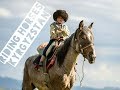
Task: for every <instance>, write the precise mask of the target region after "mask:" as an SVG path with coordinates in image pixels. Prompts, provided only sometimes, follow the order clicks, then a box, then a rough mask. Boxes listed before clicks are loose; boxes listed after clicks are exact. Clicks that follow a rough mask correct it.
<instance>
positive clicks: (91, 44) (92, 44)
mask: <svg viewBox="0 0 120 90" xmlns="http://www.w3.org/2000/svg"><path fill="white" fill-rule="evenodd" d="M72 39H73V40H74V41H76V42H78V39H76V38H75V36H73V38H72ZM70 46H71V47H72V48H73V50H74V51H75V52H77V53H81V54H82V55H83V57H84V60H83V64H82V78H81V80H80V76H79V74H78V73H77V71H76V73H77V75H78V77H79V81H80V86H81V87H82V81H83V79H84V62H85V55H86V54H85V53H84V52H83V50H84V49H87V48H88V47H90V46H94V43H90V44H88V45H86V46H84V47H83V46H82V45H79V50H77V49H76V48H74V47H73V46H72V45H70Z"/></svg>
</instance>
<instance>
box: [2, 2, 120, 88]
mask: <svg viewBox="0 0 120 90" xmlns="http://www.w3.org/2000/svg"><path fill="white" fill-rule="evenodd" d="M38 1H39V0H38ZM39 2H40V3H41V4H43V5H44V6H45V7H46V10H47V11H48V12H49V13H50V14H51V15H52V13H53V12H54V11H55V10H56V9H65V10H66V11H67V12H68V13H69V20H68V22H67V24H68V26H69V29H70V32H71V33H73V32H74V31H75V29H76V28H77V26H78V24H79V22H80V20H84V21H85V24H86V25H89V24H90V23H91V22H94V25H93V32H94V37H95V49H96V55H97V58H96V63H95V64H93V65H90V64H89V63H88V62H87V61H86V62H85V78H84V81H83V85H84V86H90V87H98V88H102V87H105V86H114V87H120V77H119V76H120V35H119V34H120V26H119V24H120V1H119V0H114V1H113V0H99V1H98V0H84V1H83V0H74V1H73V0H71V1H70V0H64V1H62V0H61V1H60V0H59V1H58V0H40V1H39ZM34 3H35V0H11V1H10V0H1V1H0V50H2V49H3V47H4V46H5V44H6V43H7V41H8V40H9V38H10V37H11V35H12V34H13V33H14V31H15V30H16V29H17V27H18V26H19V24H20V23H21V21H22V20H23V19H24V17H25V16H26V14H27V13H28V12H29V10H30V9H31V7H32V5H33V4H34ZM52 22H53V20H52V17H51V18H50V20H49V21H48V23H47V24H46V25H45V27H44V28H43V30H42V31H41V33H40V34H39V35H38V37H37V38H36V39H35V41H34V42H33V44H32V45H31V47H30V48H29V50H28V51H27V52H26V54H25V55H24V57H23V58H22V60H21V61H20V63H19V64H18V65H17V67H16V68H14V67H12V66H10V65H9V64H6V65H3V64H2V63H0V77H10V78H15V79H18V80H21V79H22V73H23V67H24V62H25V60H26V59H27V58H28V57H29V56H31V55H33V54H36V53H37V51H36V48H37V46H38V45H39V44H41V43H42V42H46V41H49V25H50V23H52ZM43 38H44V39H43ZM82 60H83V58H82V56H81V55H80V56H79V57H78V66H77V69H78V73H79V74H80V76H81V74H82V73H81V65H82ZM75 85H79V79H78V78H77V81H76V83H75Z"/></svg>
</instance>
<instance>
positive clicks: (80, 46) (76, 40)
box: [71, 36, 94, 56]
mask: <svg viewBox="0 0 120 90" xmlns="http://www.w3.org/2000/svg"><path fill="white" fill-rule="evenodd" d="M73 39H74V41H75V42H78V39H76V38H75V37H74V36H73ZM90 46H94V43H92V42H91V43H90V44H88V45H86V46H82V45H81V44H80V45H79V50H77V49H76V48H74V47H73V46H72V45H71V47H72V48H73V50H75V51H76V52H77V53H81V54H82V55H83V56H84V55H86V54H85V53H84V52H83V50H84V49H87V48H88V47H90Z"/></svg>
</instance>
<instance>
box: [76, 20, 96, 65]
mask: <svg viewBox="0 0 120 90" xmlns="http://www.w3.org/2000/svg"><path fill="white" fill-rule="evenodd" d="M92 25H93V23H91V24H90V26H88V27H87V26H84V23H83V20H82V21H81V22H80V24H79V27H78V29H77V30H76V32H75V35H74V47H75V50H76V51H77V52H79V53H81V54H82V55H83V57H84V58H86V59H87V60H88V61H89V63H90V64H92V63H94V62H95V58H96V54H95V49H94V37H93V33H92Z"/></svg>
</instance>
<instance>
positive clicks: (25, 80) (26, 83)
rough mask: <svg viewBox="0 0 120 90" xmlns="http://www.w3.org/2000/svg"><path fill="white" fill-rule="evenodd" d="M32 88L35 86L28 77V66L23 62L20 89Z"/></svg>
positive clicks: (28, 89)
mask: <svg viewBox="0 0 120 90" xmlns="http://www.w3.org/2000/svg"><path fill="white" fill-rule="evenodd" d="M34 88H35V87H34V86H33V84H32V83H31V82H30V78H29V75H28V68H27V65H26V63H25V67H24V75H23V83H22V90H33V89H34Z"/></svg>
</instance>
